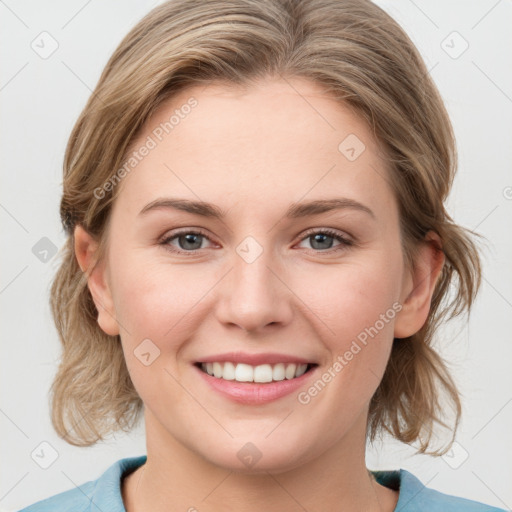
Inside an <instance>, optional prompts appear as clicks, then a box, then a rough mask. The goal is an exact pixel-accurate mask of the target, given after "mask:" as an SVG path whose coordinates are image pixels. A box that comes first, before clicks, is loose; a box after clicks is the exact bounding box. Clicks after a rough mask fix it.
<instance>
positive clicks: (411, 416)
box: [50, 0, 481, 455]
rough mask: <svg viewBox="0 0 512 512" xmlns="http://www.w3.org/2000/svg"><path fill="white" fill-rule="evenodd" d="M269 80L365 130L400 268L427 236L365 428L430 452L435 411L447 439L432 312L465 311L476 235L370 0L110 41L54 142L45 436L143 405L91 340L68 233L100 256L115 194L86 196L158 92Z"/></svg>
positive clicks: (437, 114) (417, 71)
mask: <svg viewBox="0 0 512 512" xmlns="http://www.w3.org/2000/svg"><path fill="white" fill-rule="evenodd" d="M267 77H299V78H306V79H308V80H310V81H312V82H315V83H317V84H320V85H322V86H323V87H324V88H325V90H326V91H328V92H329V93H330V94H331V95H332V97H333V98H334V99H335V100H337V101H339V102H340V103H342V104H344V105H348V106H349V107H350V108H353V109H354V111H355V112H356V113H357V114H358V115H359V116H361V117H362V118H363V119H364V120H365V121H366V122H367V123H368V126H369V127H370V128H371V130H372V132H373V134H374V135H375V137H376V139H377V140H378V141H379V142H380V144H381V145H382V147H383V148H384V149H385V152H386V158H387V161H388V162H389V166H390V170H391V184H392V187H393V189H394V193H395V195H396V198H397V201H398V204H399V212H400V223H401V226H400V229H401V235H402V243H403V249H404V255H405V257H406V261H408V262H413V260H414V258H413V256H414V248H415V247H417V245H418V243H421V242H422V241H423V240H424V238H425V234H426V233H427V232H428V231H429V230H432V231H434V232H436V233H437V234H438V235H439V237H440V239H441V242H442V251H443V252H444V255H445V264H444V267H443V269H442V272H441V275H440V278H439V279H438V281H437V283H436V287H435V291H434V295H433V298H432V302H431V308H430V313H429V315H428V318H427V320H426V322H425V324H424V326H423V327H422V329H421V330H420V331H419V332H417V333H416V334H414V335H413V336H410V337H409V338H406V339H395V340H394V341H393V348H392V351H391V355H390V359H389V362H388V365H387V367H386V370H385V373H384V376H383V378H382V381H381V383H380V385H379V387H378V389H377V391H376V393H375V395H374V396H373V398H372V400H371V403H370V408H369V414H368V429H367V435H368V437H369V439H370V440H374V439H375V437H376V435H377V434H378V433H381V432H385V431H387V432H388V433H390V434H391V435H392V436H394V437H395V438H397V439H399V440H401V441H403V442H405V443H414V442H417V443H419V444H418V451H419V452H425V453H431V454H435V455H439V454H441V453H444V452H445V451H446V450H447V449H448V448H449V447H447V448H446V449H445V450H444V451H441V450H439V449H438V450H437V451H435V450H431V444H432V436H433V435H434V434H433V432H434V430H433V429H434V427H435V426H436V425H437V424H439V425H443V426H444V427H448V428H449V425H448V424H447V423H445V420H444V413H445V410H444V409H445V406H446V404H448V405H450V406H451V409H452V410H453V411H454V425H453V427H452V430H451V431H452V433H453V436H452V441H453V439H454V436H455V431H456V429H457V426H458V423H459V419H460V414H461V404H460V398H459V393H458V391H457V388H456V385H455V383H454V381H453V379H452V377H451V376H450V373H449V371H448V368H447V366H446V363H445V362H444V361H443V359H442V358H441V357H440V355H439V354H438V353H437V352H436V351H435V350H434V348H433V347H432V342H433V339H434V333H435V332H436V329H437V327H438V325H439V323H440V322H441V320H446V319H449V318H452V317H455V316H458V315H460V314H461V313H463V312H468V313H469V311H470V309H471V305H472V303H473V301H474V298H475V295H476V293H477V291H478V288H479V286H480V280H481V268H480V259H479V255H478V251H477V246H476V244H475V242H474V241H473V235H474V233H472V232H470V231H469V230H466V229H464V228H463V227H461V226H458V225H456V224H455V223H454V222H453V220H452V219H451V218H450V216H449V215H448V213H447V211H446V209H445V206H444V201H445V199H446V198H447V196H448V193H449V191H450V188H451V186H452V182H453V178H454V174H455V171H456V167H457V153H456V145H455V138H454V134H453V129H452V125H451V123H450V119H449V116H448V114H447V111H446V109H445V106H444V104H443V101H442V99H441V96H440V94H439V92H438V90H437V88H436V86H435V84H434V82H433V80H432V78H431V77H430V75H429V72H428V70H427V68H426V66H425V63H424V62H423V60H422V58H421V56H420V54H419V52H418V50H417V49H416V47H415V46H414V44H413V43H412V41H411V40H410V39H409V37H408V36H407V34H406V33H405V32H404V30H403V29H402V28H401V27H400V26H399V25H398V23H397V22H396V21H395V20H393V18H391V17H390V16H389V15H388V14H387V13H386V12H385V11H384V10H382V9H381V8H380V7H378V6H376V5H375V4H373V3H372V2H370V1H369V0H300V1H299V0H172V1H168V2H165V3H163V4H161V5H159V6H157V7H156V8H154V9H153V10H152V11H151V12H149V13H148V14H147V15H146V16H145V17H144V18H143V19H142V20H141V21H140V22H138V23H137V24H136V26H135V27H134V28H133V29H132V30H131V31H130V32H129V33H128V34H127V35H126V36H125V38H124V39H123V40H122V41H121V43H120V44H119V46H118V47H117V49H116V50H115V51H114V53H113V55H112V56H111V58H110V60H109V61H108V63H107V65H106V67H105V69H104V70H103V72H102V74H101V77H100V79H99V82H98V84H97V85H96V88H95V90H94V91H93V93H92V95H91V96H90V98H89V99H88V102H87V104H86V106H85V107H84V109H83V111H82V113H81V114H80V116H79V118H78V120H77V122H76V124H75V126H74V128H73V130H72V133H71V136H70V138H69V141H68V144H67V147H66V152H65V157H64V166H63V167H64V169H63V195H62V199H61V203H60V215H61V219H62V224H63V227H64V229H65V231H66V234H67V240H66V242H65V245H64V247H63V248H62V250H61V253H60V255H61V258H62V261H61V262H60V266H59V268H58V270H57V272H56V275H55V277H54V280H53V282H52V286H51V296H50V304H51V310H52V315H53V318H54V322H55V324H56V327H57V330H58V333H59V337H60V340H61V343H62V357H61V362H60V365H59V368H58V370H57V373H56V376H55V379H54V381H53V384H52V387H51V412H52V423H53V426H54V428H55V429H56V431H57V433H58V435H59V436H60V437H61V438H63V439H65V440H66V441H67V442H69V443H70V444H74V445H77V446H89V445H92V444H94V443H96V442H97V441H99V440H102V439H103V438H104V437H105V436H106V435H107V434H109V433H110V432H112V431H115V430H120V429H122V430H129V429H130V428H132V427H133V426H134V425H135V424H136V423H137V421H138V419H139V418H140V413H141V410H142V408H143V403H142V400H141V399H140V397H139V396H138V394H137V392H136V390H135V388H134V386H133V383H132V381H131V379H130V376H129V373H128V370H127V367H126V364H125V360H124V355H123V351H122V346H121V343H120V338H119V336H109V335H107V334H105V332H103V331H102V329H101V328H100V327H99V325H98V323H97V310H96V307H95V305H94V302H93V300H92V296H91V294H90V291H89V289H88V286H87V274H86V273H83V272H82V271H81V269H80V267H79V266H78V262H77V259H76V256H75V253H74V228H75V226H76V225H77V224H80V225H81V226H82V227H83V228H84V229H85V230H86V231H87V232H89V233H90V234H91V235H92V236H94V237H95V238H96V239H97V240H98V241H99V244H100V245H99V252H98V255H97V256H98V258H97V261H100V260H101V258H102V257H103V255H104V251H105V245H106V239H107V234H108V225H109V223H108V220H109V216H110V212H111V207H112V204H113V202H114V200H115V198H116V195H117V194H118V192H119V187H112V189H111V190H107V191H105V192H104V193H102V197H97V195H98V194H97V193H95V191H96V190H97V189H98V187H102V186H103V184H104V183H105V182H107V181H108V180H109V179H111V178H112V176H113V172H114V171H115V170H116V169H119V168H120V167H121V165H122V162H124V161H125V157H126V154H127V152H128V149H129V148H130V143H131V142H133V141H134V139H135V138H136V136H137V134H138V133H139V132H140V130H141V128H142V126H143V125H144V123H145V121H146V120H147V119H148V118H149V116H150V115H151V114H152V113H153V112H154V111H155V110H156V109H157V108H158V106H159V105H160V104H161V103H162V102H163V101H165V100H168V99H170V98H172V96H173V95H174V94H175V93H177V92H178V91H181V90H183V89H184V88H186V87H187V86H191V85H196V84H201V83H203V84H205V85H206V84H209V83H212V82H213V81H221V82H224V83H229V84H233V85H240V86H246V85H251V84H252V83H255V82H256V81H258V80H260V79H263V78H267ZM103 196H104V197H103ZM89 271H90V269H89V270H88V272H89ZM448 292H450V293H448ZM444 399H447V402H444V401H443V400H444ZM72 431H73V432H72ZM450 445H451V442H450Z"/></svg>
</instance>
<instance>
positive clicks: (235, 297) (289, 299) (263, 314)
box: [217, 251, 293, 332]
mask: <svg viewBox="0 0 512 512" xmlns="http://www.w3.org/2000/svg"><path fill="white" fill-rule="evenodd" d="M285 273H286V272H285V271H284V270H282V268H281V267H280V266H279V265H277V264H276V262H275V260H274V261H272V255H271V251H263V253H262V254H261V255H260V256H259V257H258V258H257V259H256V260H255V261H252V262H248V261H246V260H244V258H242V257H241V256H239V255H238V254H235V255H234V258H233V266H232V269H231V271H230V272H229V273H228V275H227V276H226V277H225V278H224V279H223V280H222V281H221V283H219V284H220V289H219V293H220V296H218V302H217V319H218V320H219V321H220V322H221V323H222V324H224V325H227V326H229V325H231V326H233V325H235V326H237V327H239V328H241V329H243V330H244V331H250V332H258V331H262V330H264V329H265V328H267V326H268V327H270V326H274V327H277V326H278V325H281V326H283V325H286V324H288V323H289V322H290V321H291V318H292V316H293V309H292V306H293V293H292V291H291V290H290V289H289V288H288V286H287V284H286V280H287V279H286V275H285Z"/></svg>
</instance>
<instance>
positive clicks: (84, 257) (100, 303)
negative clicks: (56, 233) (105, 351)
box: [74, 224, 119, 336]
mask: <svg viewBox="0 0 512 512" xmlns="http://www.w3.org/2000/svg"><path fill="white" fill-rule="evenodd" d="M98 246H99V244H98V242H97V241H96V240H95V238H94V237H93V236H92V235H90V234H89V233H88V232H87V231H86V230H85V229H84V228H83V227H82V226H80V225H79V224H78V225H77V226H76V227H75V231H74V249H75V256H76V259H77V261H78V265H79V266H80V268H81V270H82V272H86V273H87V275H88V277H87V286H88V287H89V291H90V292H91V296H92V298H93V301H94V304H95V306H96V309H97V310H98V324H99V326H100V327H101V329H102V330H103V331H104V332H105V333H106V334H108V335H110V336H116V335H118V334H119V325H118V323H117V320H116V316H115V308H114V302H113V300H112V293H111V290H110V286H109V283H108V279H107V274H106V263H105V261H100V262H96V257H97V250H98Z"/></svg>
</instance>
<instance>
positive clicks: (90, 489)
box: [19, 455, 146, 512]
mask: <svg viewBox="0 0 512 512" xmlns="http://www.w3.org/2000/svg"><path fill="white" fill-rule="evenodd" d="M144 462H146V456H145V455H141V456H139V457H129V458H125V459H121V460H118V461H117V462H115V463H114V464H112V465H111V466H110V467H109V468H108V469H107V470H106V471H105V472H104V473H103V474H102V475H101V476H100V477H99V478H98V479H96V480H91V481H89V482H85V483H83V484H82V485H79V486H78V487H75V488H74V489H69V490H67V491H64V492H61V493H59V494H55V495H54V496H50V497H49V498H46V499H44V500H41V501H38V502H36V503H33V504H32V505H30V506H28V507H25V508H23V509H22V510H20V511H19V512H92V511H94V512H96V511H98V510H104V511H107V510H108V511H109V512H125V509H124V505H123V500H122V497H121V479H122V477H123V476H124V475H125V474H127V473H129V472H131V471H133V470H135V469H136V468H138V467H139V466H141V465H142V464H144Z"/></svg>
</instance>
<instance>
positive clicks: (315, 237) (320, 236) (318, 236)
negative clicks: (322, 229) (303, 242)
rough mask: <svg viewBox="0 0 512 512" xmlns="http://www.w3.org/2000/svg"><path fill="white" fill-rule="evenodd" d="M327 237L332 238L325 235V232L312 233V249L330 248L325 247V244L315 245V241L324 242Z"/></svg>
mask: <svg viewBox="0 0 512 512" xmlns="http://www.w3.org/2000/svg"><path fill="white" fill-rule="evenodd" d="M329 238H331V239H332V237H331V236H329V235H325V234H322V233H317V234H316V235H313V242H312V244H311V245H312V247H313V249H330V247H325V246H320V247H315V244H317V243H320V244H322V243H325V241H326V239H329ZM328 245H329V244H328Z"/></svg>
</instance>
